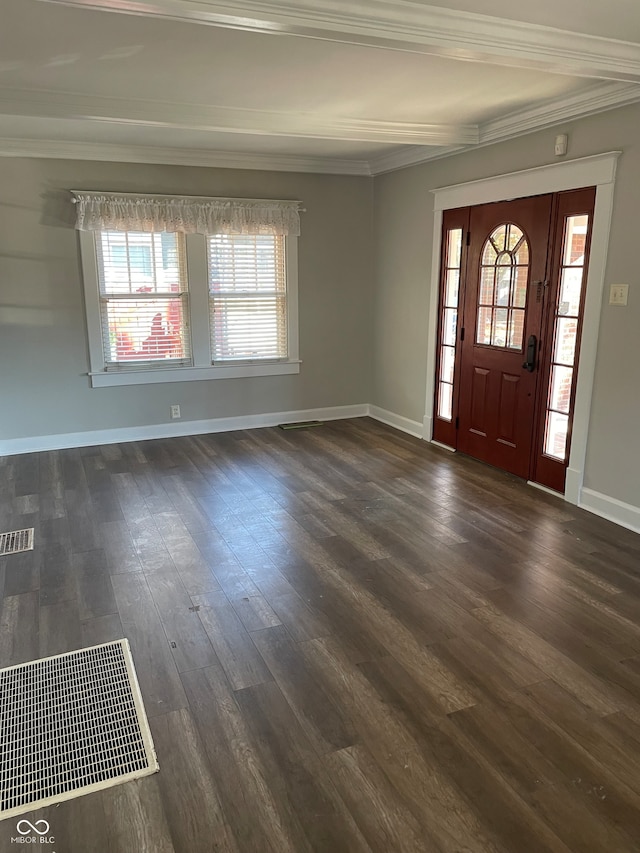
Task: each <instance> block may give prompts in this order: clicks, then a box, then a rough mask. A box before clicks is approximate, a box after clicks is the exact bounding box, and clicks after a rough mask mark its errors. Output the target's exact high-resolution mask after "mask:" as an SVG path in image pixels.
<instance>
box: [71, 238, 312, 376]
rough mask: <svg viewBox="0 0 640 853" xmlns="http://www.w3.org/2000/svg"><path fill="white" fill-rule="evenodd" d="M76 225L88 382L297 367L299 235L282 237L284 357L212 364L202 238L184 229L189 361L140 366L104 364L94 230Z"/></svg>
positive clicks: (279, 371) (276, 372)
mask: <svg viewBox="0 0 640 853" xmlns="http://www.w3.org/2000/svg"><path fill="white" fill-rule="evenodd" d="M99 233H100V232H99V231H79V232H78V236H79V240H80V258H81V265H82V279H83V284H84V296H85V309H86V321H87V337H88V343H89V364H90V369H89V374H88V375H89V379H90V382H91V387H92V388H106V387H111V386H114V385H149V384H155V383H160V382H197V381H201V380H203V379H242V378H244V377H254V376H282V375H286V374H293V373H299V372H300V364H301V362H300V358H299V348H298V347H299V342H298V238H297V237H295V236H291V235H288V236H287V237H285V274H286V282H287V330H288V344H289V357H288V359H286V360H279V361H277V362H275V361H274V362H269V361H262V360H260V361H258V360H256V361H245V362H241V363H240V362H237V361H236V362H233V363H232V364H228V365H226V364H225V365H220V364H212V355H211V345H210V339H209V281H208V269H207V243H206V237H205V236H204V235H202V234H187V235H186V255H187V279H188V282H189V313H190V320H189V321H190V328H191V352H192V359H193V364H192V365H176V366H172V367H162V366H158V367H157V368H156V367H145V368H144V369H139V368H138V369H135V368H132V369H127V368H125V367H123V368H119V369H117V370H113V369H112V370H108V371H107V370H106V364H105V359H104V350H103V343H102V321H101V315H100V293H99V279H98V259H97V254H96V242H95V237H96V234H99Z"/></svg>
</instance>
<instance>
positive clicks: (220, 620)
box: [192, 592, 273, 690]
mask: <svg viewBox="0 0 640 853" xmlns="http://www.w3.org/2000/svg"><path fill="white" fill-rule="evenodd" d="M192 600H193V603H194V605H196V606H197V607H199V610H198V616H199V617H200V621H201V622H202V625H203V627H204V629H205V631H206V632H207V635H208V637H209V640H210V641H211V645H212V646H213V648H214V650H215V653H216V654H217V656H218V658H219V660H220V663H221V664H222V667H223V669H224V671H225V673H226V675H227V678H228V679H229V681H230V683H231V686H232V687H233V689H234V690H241V689H242V688H243V687H250V686H251V685H253V684H261V683H262V682H263V681H270V680H271V679H272V678H273V676H272V675H271V673H270V672H269V670H268V668H267V666H266V664H265V662H264V661H263V659H262V658H261V657H260V654H259V653H258V650H257V649H256V647H255V646H254V644H253V642H252V641H251V637H250V636H249V634H248V633H247V631H246V630H245V628H244V626H243V624H242V622H241V621H240V619H239V618H238V616H237V614H236V612H235V610H234V609H233V607H232V606H231V604H230V603H229V601H228V600H227V598H226V596H225V595H224V594H223V593H221V592H206V593H203V594H202V595H194V596H192Z"/></svg>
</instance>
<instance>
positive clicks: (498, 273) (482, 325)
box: [458, 195, 552, 477]
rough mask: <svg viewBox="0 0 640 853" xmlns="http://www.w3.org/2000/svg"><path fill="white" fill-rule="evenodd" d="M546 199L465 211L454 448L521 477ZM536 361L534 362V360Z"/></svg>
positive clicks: (529, 429)
mask: <svg viewBox="0 0 640 853" xmlns="http://www.w3.org/2000/svg"><path fill="white" fill-rule="evenodd" d="M551 206H552V196H551V195H544V196H535V197H533V198H530V199H519V200H517V201H512V202H499V203H497V204H490V205H483V206H481V207H475V208H472V209H471V212H470V219H469V232H470V240H469V249H468V257H467V268H466V288H465V293H464V300H463V304H462V305H461V309H462V310H461V315H462V330H463V331H462V332H461V337H462V342H461V358H460V364H461V367H460V402H459V429H458V449H459V450H461V451H462V452H464V453H468V454H470V455H471V456H475V457H476V458H478V459H482V460H483V461H485V462H488V463H489V464H491V465H496V466H498V467H500V468H503V469H505V470H507V471H511V472H512V473H513V474H517V475H518V476H520V477H527V476H528V474H529V464H530V454H531V445H532V436H533V433H534V415H535V401H536V388H537V380H538V370H537V367H538V362H537V360H536V362H535V367H534V370H533V371H531V372H530V371H528V370H527V369H526V368H525V367H524V362H525V360H526V352H525V347H526V342H527V341H528V339H529V337H530V336H531V335H535V336H536V338H538V339H539V338H540V332H541V326H542V318H543V309H544V298H545V289H546V288H545V283H546V277H547V276H546V273H547V247H548V240H549V228H550V221H551ZM536 358H537V356H536Z"/></svg>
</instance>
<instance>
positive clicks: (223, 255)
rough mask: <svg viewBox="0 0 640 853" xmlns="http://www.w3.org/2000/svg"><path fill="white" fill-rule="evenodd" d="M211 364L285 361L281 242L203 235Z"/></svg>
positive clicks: (259, 237) (264, 236) (266, 238)
mask: <svg viewBox="0 0 640 853" xmlns="http://www.w3.org/2000/svg"><path fill="white" fill-rule="evenodd" d="M207 249H208V253H207V254H208V273H209V320H210V333H211V354H212V358H213V363H214V364H216V363H221V362H222V363H225V362H226V363H228V362H243V361H244V362H251V361H278V360H282V359H287V358H288V356H289V352H288V335H287V316H288V306H287V282H286V265H285V238H284V237H282V236H276V235H272V234H242V235H236V234H216V235H214V236H210V237H207Z"/></svg>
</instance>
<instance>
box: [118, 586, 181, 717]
mask: <svg viewBox="0 0 640 853" xmlns="http://www.w3.org/2000/svg"><path fill="white" fill-rule="evenodd" d="M111 583H112V584H113V591H114V594H115V598H116V602H117V606H118V612H119V614H120V620H121V622H122V628H123V630H124V632H125V633H124V635H125V636H126V637H127V638H128V639H129V642H130V643H131V652H132V655H133V659H134V662H135V666H136V672H137V674H138V680H139V682H140V689H141V691H142V696H143V698H144V702H145V708H146V711H147V714H148V716H149V717H151V716H157V715H159V714H166V713H167V712H168V711H177V710H178V709H180V708H185V707H186V705H187V698H186V696H185V695H184V690H183V689H182V683H181V681H180V676H179V675H178V670H177V669H176V665H175V662H174V660H173V656H172V654H171V649H170V647H169V643H168V641H167V638H166V636H165V633H164V630H163V628H162V624H161V623H160V618H159V616H158V611H157V610H156V607H155V605H154V603H153V598H152V597H151V593H150V592H149V588H148V586H147V584H146V581H145V580H144V578H143V577H141V576H140V574H123V575H113V576H112V578H111Z"/></svg>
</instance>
